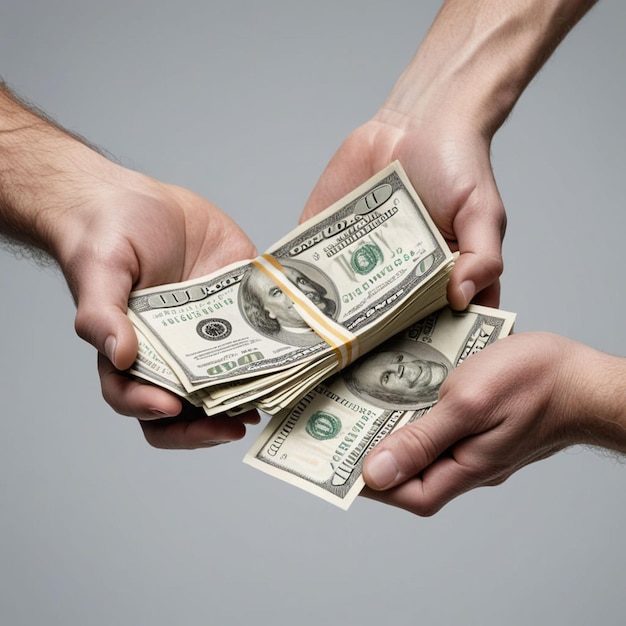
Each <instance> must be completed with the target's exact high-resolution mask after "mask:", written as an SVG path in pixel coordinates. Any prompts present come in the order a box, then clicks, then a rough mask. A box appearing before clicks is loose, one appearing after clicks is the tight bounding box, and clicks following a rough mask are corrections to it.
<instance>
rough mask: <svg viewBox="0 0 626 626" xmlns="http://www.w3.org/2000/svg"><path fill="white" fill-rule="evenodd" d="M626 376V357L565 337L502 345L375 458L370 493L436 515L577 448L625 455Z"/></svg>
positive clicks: (474, 359)
mask: <svg viewBox="0 0 626 626" xmlns="http://www.w3.org/2000/svg"><path fill="white" fill-rule="evenodd" d="M625 374H626V361H625V360H624V359H622V358H618V357H614V356H610V355H607V354H604V353H602V352H599V351H597V350H594V349H593V348H590V347H588V346H584V345H582V344H580V343H577V342H575V341H572V340H570V339H565V338H563V337H559V336H557V335H552V334H547V333H521V334H519V335H513V336H511V337H507V338H505V339H501V340H500V341H497V342H496V343H494V344H493V345H491V346H489V347H488V348H486V349H485V350H483V351H482V352H480V353H478V354H475V355H473V356H471V357H470V358H469V359H467V361H465V362H464V363H463V364H462V365H461V366H459V367H458V368H457V369H455V370H454V371H453V372H452V373H451V374H450V376H449V377H448V378H447V379H446V381H445V382H444V384H443V386H442V388H441V392H440V397H439V401H438V403H437V404H436V405H435V406H434V407H433V408H432V410H431V411H430V412H429V413H427V414H426V415H425V416H424V417H422V418H420V419H419V420H417V421H416V422H414V423H413V424H411V425H408V426H406V427H404V428H401V429H399V430H398V431H397V432H396V433H394V434H392V435H391V436H389V437H387V438H386V439H384V440H383V441H382V442H381V443H380V444H379V445H378V446H377V447H376V448H375V451H374V452H372V454H370V455H369V456H368V458H367V460H366V462H365V464H364V478H365V480H366V482H367V484H368V485H369V486H370V488H371V489H369V490H368V491H367V492H366V495H367V496H369V497H371V498H374V499H377V500H381V501H383V502H386V503H387V504H392V505H394V506H398V507H401V508H404V509H407V510H408V511H411V512H413V513H416V514H418V515H432V514H434V513H436V512H437V511H438V510H439V509H440V508H441V507H442V506H444V505H445V504H446V503H447V502H449V501H450V500H452V499H453V498H455V497H457V496H459V495H460V494H462V493H465V492H466V491H469V490H470V489H474V488H476V487H481V486H492V485H499V484H501V483H502V482H504V481H505V480H506V479H507V478H508V477H509V476H511V474H513V473H514V472H516V471H517V470H519V469H520V468H522V467H524V466H526V465H528V464H529V463H533V462H535V461H538V460H541V459H544V458H546V457H548V456H550V455H552V454H554V453H555V452H558V451H559V450H562V449H564V448H566V447H568V446H571V445H574V444H587V445H592V446H601V447H604V448H607V449H610V450H614V451H616V452H621V453H623V452H626V412H625V411H624V408H623V407H624V406H626V405H625V403H624V401H625V400H626V384H623V383H622V384H621V385H620V384H619V382H618V381H623V380H626V378H624V376H625Z"/></svg>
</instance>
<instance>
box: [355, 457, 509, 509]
mask: <svg viewBox="0 0 626 626" xmlns="http://www.w3.org/2000/svg"><path fill="white" fill-rule="evenodd" d="M498 482H501V481H498ZM486 484H496V481H493V480H491V481H488V479H487V477H486V476H485V475H484V474H483V473H482V472H480V471H479V470H477V469H476V468H475V467H474V468H473V467H468V466H464V465H462V464H461V463H459V462H458V461H457V460H456V459H455V458H454V457H452V456H448V455H445V456H442V457H440V458H438V459H437V460H436V461H435V462H434V463H433V464H431V465H430V466H428V467H427V468H426V469H425V470H424V471H423V472H422V473H421V474H420V475H419V476H414V477H413V478H410V479H409V480H407V481H405V482H403V483H402V484H400V485H397V486H396V487H394V488H392V489H389V490H387V491H375V490H373V489H367V490H364V491H363V493H362V495H363V496H365V497H367V498H370V499H372V500H377V501H379V502H383V503H385V504H389V505H391V506H396V507H398V508H401V509H404V510H406V511H410V512H411V513H414V514H415V515H419V516H422V517H429V516H431V515H434V514H435V513H437V512H438V511H440V510H441V509H442V508H443V507H444V506H445V505H446V504H448V502H450V501H451V500H453V499H454V498H456V497H458V496H460V495H461V494H463V493H466V492H468V491H470V490H472V489H475V488H477V487H480V486H483V485H486Z"/></svg>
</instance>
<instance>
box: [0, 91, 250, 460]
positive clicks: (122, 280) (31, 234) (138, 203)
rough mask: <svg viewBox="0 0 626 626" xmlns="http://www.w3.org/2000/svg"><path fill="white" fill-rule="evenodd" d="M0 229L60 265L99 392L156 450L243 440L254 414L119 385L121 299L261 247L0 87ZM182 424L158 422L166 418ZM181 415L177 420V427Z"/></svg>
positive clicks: (126, 357)
mask: <svg viewBox="0 0 626 626" xmlns="http://www.w3.org/2000/svg"><path fill="white" fill-rule="evenodd" d="M0 231H1V232H3V233H4V234H5V235H6V236H8V237H10V238H11V239H12V240H13V241H17V242H19V243H23V244H27V245H30V246H35V247H37V248H38V249H41V250H43V251H44V252H46V253H47V254H49V255H50V256H51V257H52V258H53V259H54V260H55V261H56V262H57V263H58V264H59V266H60V268H61V270H62V271H63V274H64V276H65V278H66V281H67V284H68V286H69V288H70V291H71V292H72V295H73V297H74V300H75V302H76V307H77V312H76V320H75V328H76V332H77V333H78V335H79V336H80V337H82V338H83V339H85V340H86V341H88V342H89V343H91V344H92V345H93V346H94V347H95V348H96V349H97V350H98V353H99V354H98V369H99V373H100V379H101V385H102V394H103V396H104V398H105V400H106V401H107V402H108V403H109V404H110V405H111V406H112V407H113V409H115V410H116V411H117V412H118V413H121V414H123V415H131V416H135V417H137V418H139V420H140V424H141V426H142V428H143V430H144V434H145V436H146V439H147V440H148V441H149V442H150V443H151V444H152V445H155V446H158V447H163V448H197V447H206V446H211V445H215V444H216V443H220V442H225V441H230V440H234V439H239V438H241V437H242V436H243V435H244V434H245V423H246V422H253V423H254V422H256V421H258V419H259V418H258V415H257V414H256V413H255V412H252V413H248V414H244V415H241V416H238V417H237V418H230V417H225V416H220V417H218V418H217V419H213V418H207V417H206V416H205V415H204V413H203V412H202V411H201V410H196V409H193V407H190V406H186V405H185V406H183V403H182V402H181V400H180V399H179V398H178V397H176V396H174V395H172V394H170V393H168V392H166V391H164V390H162V389H160V388H158V387H155V386H152V385H147V384H143V383H140V382H137V381H134V380H131V379H129V378H128V377H126V376H125V375H124V374H123V373H122V371H121V370H124V369H126V368H128V367H129V366H130V365H131V364H132V362H133V361H134V359H135V356H136V354H137V339H136V336H135V332H134V330H133V328H132V325H131V323H130V321H129V320H128V318H127V317H126V314H125V311H126V304H127V302H128V294H129V293H130V291H131V290H132V289H139V288H143V287H148V286H152V285H157V284H163V283H169V282H174V281H181V280H186V279H189V278H193V277H195V276H201V275H204V274H207V273H209V272H211V271H214V270H217V269H219V268H220V267H222V266H224V265H226V264H229V263H231V262H234V261H236V260H239V259H242V258H250V257H253V256H254V255H255V254H256V249H255V247H254V245H253V244H252V242H251V241H250V239H249V238H248V237H247V236H246V235H245V234H244V233H243V232H242V231H241V230H240V229H239V227H238V226H237V225H236V224H235V223H234V222H233V221H232V220H231V219H230V218H229V217H228V216H227V215H226V214H224V213H223V212H222V211H220V210H219V209H218V208H217V207H216V206H215V205H213V204H211V203H210V202H208V201H207V200H205V199H203V198H201V197H200V196H198V195H196V194H194V193H192V192H191V191H188V190H185V189H182V188H180V187H176V186H173V185H169V184H166V183H162V182H159V181H157V180H154V179H152V178H150V177H148V176H145V175H143V174H140V173H137V172H134V171H131V170H128V169H125V168H123V167H120V166H119V165H117V164H115V163H113V162H112V161H110V160H108V159H106V158H105V157H103V156H102V155H101V154H99V153H98V152H97V151H95V150H93V149H92V148H90V147H89V146H88V145H86V144H85V143H84V142H83V141H81V140H80V139H79V138H76V137H73V136H71V135H70V134H68V133H66V132H65V131H63V130H62V129H59V128H58V127H56V126H55V125H54V124H53V123H52V122H50V121H49V120H47V119H45V118H43V117H41V116H40V115H36V114H35V113H33V112H32V111H31V110H30V109H29V108H28V107H26V106H24V105H23V104H22V103H21V102H19V101H17V99H15V98H14V96H13V95H12V94H11V93H10V92H9V91H8V90H7V89H6V88H5V89H2V90H1V91H0ZM175 416H178V419H166V420H163V419H158V420H156V421H154V420H155V418H164V417H167V418H172V417H175ZM182 418H184V419H182Z"/></svg>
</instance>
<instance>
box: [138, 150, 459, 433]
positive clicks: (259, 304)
mask: <svg viewBox="0 0 626 626" xmlns="http://www.w3.org/2000/svg"><path fill="white" fill-rule="evenodd" d="M453 264H454V255H453V254H452V253H451V251H450V249H449V247H448V246H447V244H446V242H445V240H444V239H443V238H442V236H441V234H440V233H439V231H438V229H437V227H436V226H435V225H434V223H433V221H432V220H431V218H430V216H429V214H428V212H427V211H426V208H425V207H424V206H423V204H422V202H421V200H420V199H419V197H418V195H417V193H416V192H415V190H414V189H413V187H412V186H411V183H410V182H409V180H408V177H407V176H406V174H405V173H404V171H403V169H402V167H401V166H400V164H399V163H398V162H395V163H393V164H392V165H390V166H389V167H387V168H386V169H384V170H383V171H381V172H379V173H378V174H377V175H376V176H374V177H373V178H371V179H370V180H369V181H367V182H366V183H364V184H363V185H361V186H360V187H358V188H357V189H355V190H354V191H353V192H352V193H350V194H349V195H347V196H346V197H344V198H343V199H341V200H340V201H338V202H336V203H335V204H333V205H332V206H331V207H329V208H328V209H327V210H325V211H324V212H322V213H320V214H319V215H317V216H316V217H314V218H312V219H311V220H309V221H307V222H306V223H304V224H302V225H300V226H299V227H297V228H296V229H295V230H293V231H292V232H290V233H289V234H288V235H287V236H286V237H284V238H283V239H281V240H280V241H279V242H278V243H276V244H275V245H273V246H272V247H271V248H270V249H269V250H268V251H267V252H266V253H265V254H263V255H261V256H259V257H257V258H256V259H250V260H246V261H241V262H238V263H235V264H232V265H230V266H228V267H225V268H223V269H221V270H219V271H218V272H215V273H213V274H211V275H208V276H204V277H201V278H196V279H193V280H189V281H186V282H181V283H175V284H169V285H162V286H159V287H154V288H149V289H143V290H140V291H135V292H133V293H131V295H130V299H129V304H128V316H129V318H130V320H131V321H132V323H133V325H134V327H135V329H136V331H137V336H138V339H139V354H138V357H137V360H136V362H135V363H134V365H133V367H132V368H131V370H130V372H131V373H132V374H133V375H135V376H137V377H140V378H142V379H144V380H147V381H149V382H151V383H154V384H156V385H160V386H162V387H164V388H165V389H168V390H170V391H172V392H174V393H177V394H179V395H181V396H183V397H184V398H186V399H188V400H189V401H190V402H192V403H193V404H195V405H197V406H202V407H203V408H204V410H205V411H206V413H207V415H213V414H217V413H221V412H224V411H230V412H232V413H236V412H237V411H241V410H246V409H249V408H257V409H259V410H261V411H263V412H265V413H269V414H271V415H275V414H277V413H278V412H279V411H281V410H283V409H286V408H289V407H293V406H294V405H296V406H300V405H299V404H298V402H299V401H300V400H301V399H302V398H303V396H306V394H307V393H308V392H310V391H311V390H312V389H314V388H315V387H316V386H317V385H318V384H319V383H320V382H321V381H323V380H325V379H327V378H329V377H330V376H332V375H333V374H336V373H337V372H339V371H340V370H342V369H344V368H346V367H348V366H349V365H350V364H351V363H353V362H355V361H356V360H357V359H358V357H359V356H362V355H365V354H367V353H368V352H369V351H370V350H372V349H374V348H376V347H377V346H379V345H380V344H382V343H383V342H385V341H386V340H387V339H389V338H391V337H393V336H394V335H396V334H397V333H399V332H400V331H402V330H403V329H405V328H407V327H409V326H410V325H411V324H413V323H414V322H416V321H417V320H421V319H422V318H424V317H426V316H428V315H429V314H430V313H433V312H434V311H436V310H438V309H441V308H442V307H444V306H445V305H446V302H447V301H446V286H447V282H448V277H449V274H450V271H451V269H452V267H453ZM307 397H308V396H307ZM281 415H282V414H281ZM331 422H332V420H331ZM321 423H322V422H320V424H321ZM327 427H328V428H329V429H330V430H331V431H333V429H334V426H333V425H332V424H329V425H328V426H327ZM311 428H314V427H313V426H312V427H311ZM320 428H321V426H320Z"/></svg>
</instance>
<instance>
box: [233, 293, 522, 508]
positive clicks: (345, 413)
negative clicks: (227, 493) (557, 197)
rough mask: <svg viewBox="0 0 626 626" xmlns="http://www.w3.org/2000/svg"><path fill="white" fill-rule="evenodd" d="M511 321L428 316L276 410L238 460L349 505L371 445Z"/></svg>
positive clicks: (473, 314) (413, 415)
mask: <svg viewBox="0 0 626 626" xmlns="http://www.w3.org/2000/svg"><path fill="white" fill-rule="evenodd" d="M514 321H515V314H513V313H509V312H506V311H500V310H497V309H491V308H487V307H482V306H476V305H471V306H470V307H469V308H468V309H467V310H466V311H463V312H454V311H452V310H451V309H450V308H448V307H446V308H443V309H441V310H440V311H437V312H435V313H433V314H431V315H429V316H427V317H426V318H424V319H422V320H421V321H419V322H417V323H416V324H413V325H412V326H410V327H409V328H408V329H406V330H405V331H402V332H400V333H399V334H397V335H395V336H394V337H392V338H390V339H388V340H387V341H385V342H384V343H383V344H381V345H380V346H379V347H378V348H376V349H375V350H372V351H371V352H370V353H368V354H366V355H364V356H363V357H361V358H360V359H358V360H357V361H356V362H355V363H354V364H353V365H351V366H350V367H348V368H346V369H345V370H343V371H342V372H340V373H338V374H336V375H335V376H333V377H331V378H329V379H327V380H326V381H324V382H323V383H320V384H318V385H317V386H316V387H315V389H313V390H311V391H309V392H308V393H307V394H306V395H305V396H304V397H302V398H301V399H300V400H299V402H297V403H296V404H295V406H293V407H291V408H289V409H286V410H283V411H281V412H279V413H278V414H277V415H275V416H274V417H273V418H272V419H271V420H270V422H269V423H268V424H267V426H266V427H265V428H264V429H263V431H262V432H261V434H260V435H259V437H258V438H257V440H256V441H255V443H254V444H253V445H252V447H251V448H250V450H249V451H248V453H247V454H246V456H245V458H244V462H245V463H247V464H248V465H251V466H252V467H254V468H257V469H259V470H261V471H263V472H266V473H268V474H270V475H271V476H274V477H276V478H279V479H281V480H283V481H285V482H288V483H290V484H292V485H295V486H297V487H299V488H301V489H304V490H305V491H307V492H308V493H311V494H313V495H316V496H319V497H321V498H323V499H324V500H326V501H328V502H331V503H332V504H335V505H337V506H339V507H340V508H342V509H344V510H345V509H348V507H349V506H350V505H351V504H352V502H353V501H354V499H355V498H356V497H357V495H358V494H359V492H360V491H361V489H362V488H363V486H364V482H363V479H362V476H361V468H362V464H363V460H364V459H365V456H366V455H367V453H368V452H369V451H370V450H371V449H372V448H373V446H375V445H376V444H377V443H378V442H379V441H380V440H381V439H382V438H383V437H385V436H387V435H388V434H389V433H390V432H392V431H393V430H395V429H397V428H399V427H400V426H402V425H404V424H407V423H410V422H412V421H414V420H416V419H418V418H420V417H421V416H423V415H424V414H425V413H426V412H428V411H429V410H430V408H431V407H432V406H433V404H435V403H436V401H437V396H438V393H439V388H440V386H441V384H442V383H443V381H444V380H445V378H446V377H447V375H448V374H449V373H450V371H452V369H453V368H455V367H457V366H458V365H460V364H461V363H462V362H463V361H465V360H466V359H467V358H469V357H470V356H471V355H472V354H474V353H476V352H478V351H480V350H482V349H483V348H484V347H486V346H487V345H489V344H490V343H492V342H494V341H496V340H497V339H499V338H501V337H504V336H506V335H508V334H509V333H510V332H512V329H513V324H514Z"/></svg>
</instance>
